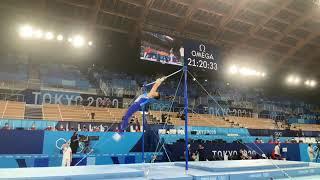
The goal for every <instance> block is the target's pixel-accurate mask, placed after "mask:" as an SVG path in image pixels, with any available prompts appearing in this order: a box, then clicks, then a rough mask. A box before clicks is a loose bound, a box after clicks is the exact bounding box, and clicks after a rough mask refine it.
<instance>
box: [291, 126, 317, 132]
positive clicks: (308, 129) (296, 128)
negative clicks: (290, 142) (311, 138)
mask: <svg viewBox="0 0 320 180" xmlns="http://www.w3.org/2000/svg"><path fill="white" fill-rule="evenodd" d="M291 127H292V129H293V130H300V129H301V130H302V131H320V125H319V124H292V125H291Z"/></svg>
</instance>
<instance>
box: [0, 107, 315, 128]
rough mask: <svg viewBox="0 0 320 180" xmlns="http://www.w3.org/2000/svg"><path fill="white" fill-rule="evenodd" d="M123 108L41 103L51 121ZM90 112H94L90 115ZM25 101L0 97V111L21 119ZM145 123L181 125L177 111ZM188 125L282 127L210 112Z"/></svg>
mask: <svg viewBox="0 0 320 180" xmlns="http://www.w3.org/2000/svg"><path fill="white" fill-rule="evenodd" d="M125 111H126V109H121V108H101V107H91V106H90V107H89V106H76V105H74V106H67V105H58V104H43V106H42V115H43V119H44V120H52V121H73V122H109V123H120V122H121V120H122V117H123V115H124V113H125ZM91 113H95V117H94V119H92V118H91ZM24 114H25V102H15V101H0V115H1V117H2V118H4V119H24ZM162 114H167V115H168V116H170V118H169V119H168V120H167V121H166V122H162V119H161V116H162ZM133 119H136V120H138V121H139V122H140V123H141V122H142V115H141V114H140V112H136V113H135V114H134V118H133ZM148 119H149V122H148V123H149V124H161V123H167V124H172V125H176V126H183V125H184V120H181V118H178V117H177V112H166V111H162V112H160V111H149V118H148ZM189 126H209V127H226V128H232V127H234V128H237V127H239V128H250V129H279V130H282V129H283V126H282V124H281V123H279V122H278V123H276V122H275V121H274V120H272V119H265V118H251V117H236V116H227V117H221V116H214V115H210V114H195V113H189ZM291 128H292V130H299V129H301V130H303V131H320V125H316V124H297V123H296V124H292V126H291Z"/></svg>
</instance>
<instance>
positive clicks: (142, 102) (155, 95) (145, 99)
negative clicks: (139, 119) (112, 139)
mask: <svg viewBox="0 0 320 180" xmlns="http://www.w3.org/2000/svg"><path fill="white" fill-rule="evenodd" d="M166 78H167V77H162V78H159V79H157V80H156V81H155V83H154V84H153V86H152V88H151V90H150V91H149V93H143V94H141V95H140V96H138V98H137V99H136V100H135V101H134V102H133V104H132V105H131V106H130V107H129V109H128V110H127V112H126V113H125V115H124V116H123V118H122V122H121V124H120V128H119V132H124V131H125V130H126V129H127V126H128V122H129V120H130V118H131V116H132V115H133V114H134V113H135V112H137V111H139V109H140V108H141V107H143V106H146V105H147V104H149V103H151V102H152V101H154V100H157V99H160V94H159V92H157V90H158V88H159V86H160V85H161V83H162V82H163V81H164V80H165V79H166Z"/></svg>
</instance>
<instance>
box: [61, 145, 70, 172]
mask: <svg viewBox="0 0 320 180" xmlns="http://www.w3.org/2000/svg"><path fill="white" fill-rule="evenodd" d="M62 153H63V156H62V166H63V167H67V166H70V165H71V161H72V150H71V148H70V141H68V142H66V143H65V144H64V145H62Z"/></svg>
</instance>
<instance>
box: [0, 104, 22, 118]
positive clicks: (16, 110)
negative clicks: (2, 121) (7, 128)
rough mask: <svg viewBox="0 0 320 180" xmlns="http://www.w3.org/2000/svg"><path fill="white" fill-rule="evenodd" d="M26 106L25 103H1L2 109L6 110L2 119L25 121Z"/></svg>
mask: <svg viewBox="0 0 320 180" xmlns="http://www.w3.org/2000/svg"><path fill="white" fill-rule="evenodd" d="M25 105H26V103H25V102H16V101H6V102H1V107H3V106H4V109H3V111H2V118H8V119H24V112H25Z"/></svg>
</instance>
